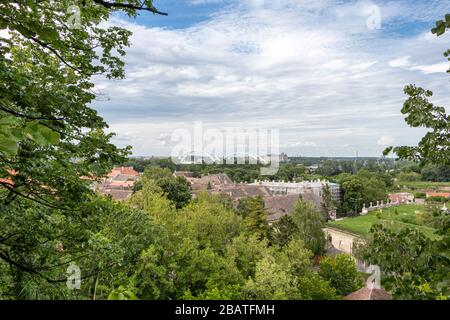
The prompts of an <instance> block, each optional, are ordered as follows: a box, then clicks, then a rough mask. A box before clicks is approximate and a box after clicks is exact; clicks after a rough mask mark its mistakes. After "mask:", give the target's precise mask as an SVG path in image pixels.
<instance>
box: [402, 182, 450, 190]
mask: <svg viewBox="0 0 450 320" xmlns="http://www.w3.org/2000/svg"><path fill="white" fill-rule="evenodd" d="M394 186H396V187H397V186H399V188H400V191H416V190H429V189H430V190H437V189H439V187H450V182H431V181H395V182H394Z"/></svg>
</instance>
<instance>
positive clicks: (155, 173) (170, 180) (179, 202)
mask: <svg viewBox="0 0 450 320" xmlns="http://www.w3.org/2000/svg"><path fill="white" fill-rule="evenodd" d="M144 180H146V181H147V183H148V181H149V180H152V181H154V182H155V184H156V185H157V186H158V187H159V188H160V190H161V192H162V193H163V194H164V195H165V196H166V197H167V199H169V200H170V201H171V202H172V203H173V204H174V205H175V207H176V208H177V209H181V208H183V207H184V206H185V205H186V204H188V203H189V201H190V200H191V197H192V195H191V194H192V192H191V184H190V183H189V181H187V180H186V178H184V177H175V176H174V175H173V174H172V172H171V171H170V170H169V169H167V168H160V167H157V166H150V167H147V168H146V169H145V171H144V174H143V175H142V179H141V181H140V182H139V184H137V185H136V187H135V188H134V191H135V192H136V191H139V190H140V189H141V188H142V183H143V181H144Z"/></svg>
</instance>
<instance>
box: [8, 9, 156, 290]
mask: <svg viewBox="0 0 450 320" xmlns="http://www.w3.org/2000/svg"><path fill="white" fill-rule="evenodd" d="M72 4H73V1H68V0H62V1H59V0H58V1H55V0H50V1H34V0H24V1H9V0H6V1H2V3H1V4H0V29H1V30H2V33H1V35H0V97H1V98H0V124H1V129H0V178H1V179H0V201H1V202H2V204H1V205H2V206H1V214H0V220H1V224H0V235H1V236H0V269H1V270H2V271H4V270H7V272H5V273H3V272H2V274H1V277H2V281H1V282H2V283H8V284H10V285H11V287H8V290H7V292H11V293H12V296H13V297H15V298H30V297H33V298H54V297H74V294H73V293H70V292H68V289H67V287H65V281H66V274H65V269H66V268H67V266H68V265H69V264H70V263H71V262H76V263H77V264H79V265H80V267H82V268H83V274H84V275H85V276H84V278H83V281H84V283H86V284H87V288H92V290H90V289H86V290H84V291H83V294H84V295H83V297H91V296H94V297H95V292H96V290H95V289H97V288H98V287H99V286H100V287H101V286H103V285H105V282H109V283H110V284H114V281H115V280H117V279H118V278H121V277H123V276H124V274H125V273H127V272H128V273H129V269H128V268H129V267H130V264H132V260H133V259H135V258H136V252H135V251H134V249H135V248H136V249H139V248H141V245H143V246H148V245H149V242H148V239H149V238H146V237H147V235H148V233H147V232H152V231H153V229H152V228H151V227H149V225H148V223H147V222H148V221H147V220H145V219H148V215H146V214H144V216H142V215H141V214H142V211H139V210H135V209H134V208H128V207H127V208H125V207H121V205H119V204H115V203H113V202H111V201H109V200H107V199H104V198H102V197H98V196H95V195H94V194H93V192H92V191H91V190H90V185H91V184H92V181H93V180H96V179H98V178H101V177H102V176H104V175H105V174H106V173H107V172H109V171H110V170H111V167H112V165H113V164H114V163H120V162H122V161H123V160H124V157H125V156H126V155H127V154H128V153H129V148H124V149H119V148H117V147H116V146H114V145H113V144H111V143H110V139H111V137H112V134H107V133H105V131H104V130H105V129H106V128H107V124H106V123H105V121H104V120H103V119H102V118H101V117H100V116H99V115H98V114H97V112H96V111H95V110H93V109H92V108H90V107H89V104H90V103H91V102H92V101H93V100H94V98H95V97H96V95H95V93H94V91H93V86H94V85H93V83H92V76H94V75H99V76H100V75H103V76H106V77H107V78H110V79H120V78H123V76H124V64H123V61H122V60H121V59H122V56H123V55H124V54H125V48H126V47H127V46H128V45H129V41H128V39H129V36H130V34H131V33H130V32H129V31H127V30H125V29H123V28H121V27H117V26H111V27H107V26H105V24H104V21H106V20H107V19H108V17H109V16H110V14H112V12H114V11H116V10H125V11H126V13H128V14H129V15H132V16H134V15H136V14H137V12H138V11H140V10H150V11H152V12H154V13H159V11H158V10H156V8H154V7H153V5H152V3H151V1H148V0H147V1H145V2H144V3H141V1H137V0H128V1H120V2H109V1H101V0H90V1H79V4H80V6H79V9H80V10H81V19H80V20H79V21H78V22H79V26H76V27H75V26H74V25H73V24H72V23H71V19H72V18H73V13H72V12H70V11H69V10H68V7H69V6H70V5H72ZM130 216H131V217H133V218H134V220H133V219H130V220H129V219H128V218H129V217H130ZM116 219H119V221H117V220H116ZM120 219H123V223H125V222H126V223H127V224H128V225H127V228H129V235H130V237H131V235H134V230H135V228H139V226H142V227H144V228H146V230H145V231H144V230H140V232H138V233H139V234H140V236H142V238H141V240H142V241H141V242H140V244H139V245H137V244H136V243H135V242H128V243H127V241H128V240H130V238H129V237H128V236H126V237H124V236H123V234H128V232H124V233H123V234H122V235H121V236H120V238H119V237H117V233H116V231H117V230H118V228H120V229H121V230H122V232H123V225H121V224H120V223H121V221H120ZM135 223H137V224H139V225H136V224H135ZM105 230H108V232H105ZM155 235H156V233H155ZM133 239H136V238H133ZM133 241H134V240H133ZM126 245H130V246H131V248H125V247H124V246H126ZM134 245H136V246H134ZM133 246H134V247H133ZM119 265H121V267H118V266H119ZM105 269H106V270H108V273H104V271H105ZM112 278H114V279H112ZM92 279H97V280H98V281H96V282H92ZM106 279H107V280H106ZM3 280H5V282H3ZM104 280H105V282H103V281H104ZM94 288H95V289H94ZM9 289H11V290H9ZM91 293H94V294H93V295H92V294H91ZM80 295H81V294H80Z"/></svg>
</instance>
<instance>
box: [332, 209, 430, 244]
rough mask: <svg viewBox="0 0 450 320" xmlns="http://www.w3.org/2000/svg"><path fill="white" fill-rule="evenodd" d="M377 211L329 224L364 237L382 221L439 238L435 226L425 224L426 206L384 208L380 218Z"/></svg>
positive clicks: (399, 228)
mask: <svg viewBox="0 0 450 320" xmlns="http://www.w3.org/2000/svg"><path fill="white" fill-rule="evenodd" d="M377 212H378V211H372V212H369V213H368V214H366V215H364V216H357V217H349V218H344V219H342V220H339V221H333V222H329V223H328V224H327V225H328V226H330V227H333V228H337V229H341V230H345V231H349V232H352V233H355V234H358V235H360V236H362V237H364V238H367V237H368V236H369V230H370V228H371V227H372V225H374V224H377V223H381V224H383V225H385V226H388V227H389V228H391V229H393V230H396V231H398V230H401V229H403V228H411V229H417V230H419V231H421V232H422V233H423V234H424V235H426V236H427V237H429V238H431V239H436V238H438V236H437V235H436V234H435V229H434V228H431V227H428V226H426V225H424V222H423V217H424V213H425V207H424V206H420V205H413V204H405V205H400V206H397V207H390V208H385V209H383V210H382V212H381V215H380V217H379V218H378V217H377Z"/></svg>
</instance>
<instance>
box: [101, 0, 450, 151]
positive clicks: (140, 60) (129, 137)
mask: <svg viewBox="0 0 450 320" xmlns="http://www.w3.org/2000/svg"><path fill="white" fill-rule="evenodd" d="M154 3H155V6H156V7H157V8H158V9H159V10H161V11H166V12H168V13H169V16H168V17H163V16H155V15H152V14H142V15H140V16H139V17H138V18H137V19H129V18H127V17H125V16H123V15H116V16H115V17H113V18H112V19H111V20H110V22H109V23H110V24H115V25H121V26H124V27H126V28H128V29H130V30H131V31H133V36H132V38H131V42H132V45H131V47H130V48H129V49H128V51H127V56H126V58H125V62H126V79H124V80H121V81H109V80H106V79H102V78H97V79H95V82H96V85H97V90H98V92H99V93H101V98H100V99H98V100H97V101H95V102H94V103H93V106H94V107H95V108H96V109H97V110H98V111H99V112H100V114H101V115H102V116H104V117H105V119H106V120H107V121H108V123H109V124H110V129H111V131H113V132H116V133H117V136H116V138H114V142H116V143H117V144H118V145H120V146H123V145H132V146H133V152H134V154H135V155H169V154H170V152H171V149H172V148H173V144H172V142H171V141H170V135H171V133H172V132H173V131H174V130H176V129H177V128H187V129H189V128H192V124H193V122H194V121H202V123H203V125H204V127H205V128H219V129H223V130H225V129H226V128H230V127H233V128H236V127H237V128H244V129H245V128H256V129H258V128H276V129H278V130H279V131H280V137H281V142H280V149H281V150H282V151H285V152H287V153H288V154H289V155H304V156H353V155H354V154H355V153H356V151H358V153H359V155H366V156H379V155H381V152H382V150H383V149H384V147H385V146H386V145H390V144H393V145H404V144H407V145H413V144H415V143H417V141H418V140H419V139H420V137H421V136H422V135H423V134H424V132H425V131H424V130H423V129H412V128H409V127H408V126H407V125H406V124H405V122H404V120H403V116H402V115H401V114H400V109H401V106H402V103H403V101H404V99H405V97H404V95H403V87H404V86H405V85H406V84H409V83H415V84H417V85H420V86H423V87H426V88H427V89H430V90H432V91H433V92H434V93H435V95H434V97H433V99H432V101H433V102H435V103H436V104H439V105H443V106H445V107H448V105H449V102H450V92H449V85H450V82H449V80H450V77H449V75H448V74H446V73H445V70H446V69H448V68H449V67H450V65H449V63H448V61H446V59H445V58H444V57H443V55H442V53H443V52H444V51H445V50H446V49H447V48H449V47H450V41H449V40H450V36H449V35H448V34H447V35H444V36H442V37H439V38H438V37H435V36H434V35H432V34H431V32H430V31H429V30H430V29H431V28H432V27H433V25H434V22H435V21H436V20H438V19H442V18H443V16H444V14H445V13H448V12H450V2H449V1H410V0H405V1H401V0H398V1H342V0H283V1H281V0H280V1H277V0H271V1H268V0H267V1H266V0H228V1H221V0H186V1H170V0H155V1H154ZM378 14H379V15H378ZM377 17H379V18H380V19H378V20H379V21H378V20H377ZM377 21H378V22H379V24H377Z"/></svg>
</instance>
